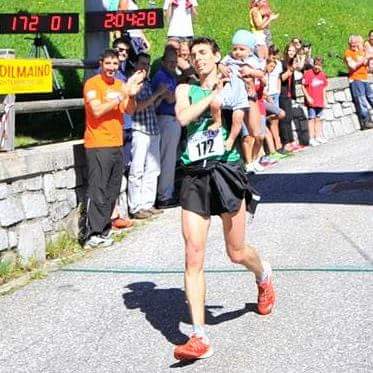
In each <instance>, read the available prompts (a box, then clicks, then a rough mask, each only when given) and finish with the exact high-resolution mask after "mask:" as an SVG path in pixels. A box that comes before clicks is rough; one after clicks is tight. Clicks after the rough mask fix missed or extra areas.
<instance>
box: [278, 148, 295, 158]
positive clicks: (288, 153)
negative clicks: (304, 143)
mask: <svg viewBox="0 0 373 373" xmlns="http://www.w3.org/2000/svg"><path fill="white" fill-rule="evenodd" d="M276 153H279V154H281V155H285V156H287V157H292V156H294V154H293V153H292V152H289V151H288V150H286V149H285V148H281V149H277V150H276Z"/></svg>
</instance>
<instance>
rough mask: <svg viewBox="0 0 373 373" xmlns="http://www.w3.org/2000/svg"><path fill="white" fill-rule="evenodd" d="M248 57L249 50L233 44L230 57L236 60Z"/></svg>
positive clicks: (243, 46) (244, 46)
mask: <svg viewBox="0 0 373 373" xmlns="http://www.w3.org/2000/svg"><path fill="white" fill-rule="evenodd" d="M249 55H250V48H249V47H246V45H241V44H235V45H233V47H232V56H233V58H234V59H236V60H243V59H245V58H247V57H249Z"/></svg>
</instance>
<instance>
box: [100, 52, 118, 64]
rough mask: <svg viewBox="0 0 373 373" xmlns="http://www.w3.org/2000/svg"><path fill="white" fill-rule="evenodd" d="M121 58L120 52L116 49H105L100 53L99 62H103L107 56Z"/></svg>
mask: <svg viewBox="0 0 373 373" xmlns="http://www.w3.org/2000/svg"><path fill="white" fill-rule="evenodd" d="M108 57H110V58H119V55H118V52H117V51H116V50H114V49H105V50H104V52H103V53H102V54H101V55H100V57H99V59H98V62H102V61H103V60H104V59H105V58H108Z"/></svg>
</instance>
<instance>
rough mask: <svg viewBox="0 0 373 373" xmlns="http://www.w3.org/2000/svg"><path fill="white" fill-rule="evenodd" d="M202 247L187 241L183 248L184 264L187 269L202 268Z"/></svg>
mask: <svg viewBox="0 0 373 373" xmlns="http://www.w3.org/2000/svg"><path fill="white" fill-rule="evenodd" d="M203 258H204V247H203V246H202V245H199V244H195V243H187V245H186V248H185V265H186V268H187V269H191V268H193V269H202V267H203Z"/></svg>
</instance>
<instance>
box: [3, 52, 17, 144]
mask: <svg viewBox="0 0 373 373" xmlns="http://www.w3.org/2000/svg"><path fill="white" fill-rule="evenodd" d="M0 58H5V59H12V58H15V52H14V49H0ZM15 101H16V96H15V95H12V94H9V95H0V105H2V106H1V107H2V109H0V151H12V150H14V147H15V141H14V140H15V116H16V115H15V108H14V103H15Z"/></svg>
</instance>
